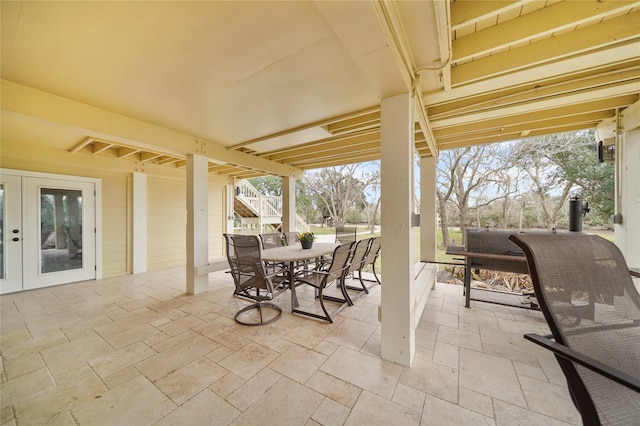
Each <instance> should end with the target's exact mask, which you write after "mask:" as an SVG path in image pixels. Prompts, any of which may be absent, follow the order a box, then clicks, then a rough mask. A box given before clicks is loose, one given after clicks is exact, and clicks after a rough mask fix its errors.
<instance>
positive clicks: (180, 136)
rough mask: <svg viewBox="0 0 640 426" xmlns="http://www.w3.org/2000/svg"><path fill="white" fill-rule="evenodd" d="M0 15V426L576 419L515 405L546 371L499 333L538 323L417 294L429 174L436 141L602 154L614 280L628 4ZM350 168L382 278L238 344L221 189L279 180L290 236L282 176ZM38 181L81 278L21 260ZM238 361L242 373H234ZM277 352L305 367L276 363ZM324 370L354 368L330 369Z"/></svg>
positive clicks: (21, 7)
mask: <svg viewBox="0 0 640 426" xmlns="http://www.w3.org/2000/svg"><path fill="white" fill-rule="evenodd" d="M0 8H1V10H0V12H1V13H0V15H1V19H2V25H1V31H2V34H1V39H2V70H1V77H2V81H1V93H2V97H1V106H2V111H1V113H2V115H1V120H2V122H1V125H2V134H1V137H2V141H1V142H2V147H1V148H2V151H1V155H2V158H1V165H2V169H0V185H1V188H2V197H3V200H2V201H3V209H4V212H5V213H3V214H4V217H3V223H2V226H3V229H2V255H3V261H2V263H3V265H2V266H3V268H4V269H3V270H2V276H1V277H0V290H1V293H2V298H1V299H2V319H3V321H2V337H3V340H2V359H3V365H4V369H3V376H2V394H3V398H2V404H3V411H2V423H3V424H5V423H11V422H14V421H16V419H17V422H18V423H20V418H29V416H33V417H34V418H46V419H51V418H52V417H55V416H58V415H60V416H61V417H59V418H58V419H59V420H60V423H65V422H71V423H73V422H74V421H78V422H79V423H81V424H82V423H91V422H92V420H93V419H92V418H91V416H92V415H94V414H98V413H101V412H102V411H101V410H108V407H110V406H111V405H113V406H114V407H115V406H119V407H122V410H119V411H118V413H120V414H122V415H124V416H128V415H131V417H129V418H128V420H129V421H131V422H133V421H135V420H136V419H138V417H136V416H140V419H142V420H141V423H144V422H146V421H150V419H152V420H153V421H166V422H168V423H171V422H172V421H173V420H172V415H176V416H179V417H180V418H181V419H184V418H187V417H186V416H187V415H199V414H203V412H206V413H209V412H207V411H206V410H211V409H214V411H216V412H218V411H219V412H221V413H226V415H228V416H229V418H228V419H227V420H228V422H233V421H236V422H238V423H252V422H253V421H254V419H255V418H254V417H251V416H253V415H254V414H255V413H257V412H260V414H264V413H269V414H271V416H272V418H276V419H279V418H278V417H277V416H280V415H287V413H288V410H279V409H278V408H279V404H278V403H282V401H283V400H284V399H282V398H279V399H276V400H274V399H272V398H273V397H272V395H273V394H274V393H276V394H278V395H279V396H282V394H283V393H286V392H291V393H294V394H296V395H298V394H299V395H307V394H308V395H310V397H309V399H310V400H311V403H308V404H307V403H306V402H305V404H303V405H301V407H302V406H304V407H305V408H304V410H303V412H302V413H297V412H296V413H295V415H296V416H298V415H299V416H300V419H301V422H300V423H303V424H306V423H308V424H313V423H314V422H317V423H321V424H330V423H336V424H340V423H342V422H344V421H347V422H354V423H359V422H363V421H364V420H366V418H365V417H363V416H367V415H371V413H374V412H377V411H373V410H377V409H380V408H383V411H384V413H394V418H397V417H396V416H395V414H398V416H407V418H408V419H410V420H408V421H417V422H423V423H430V422H431V420H430V418H431V416H446V415H453V414H452V413H458V414H460V415H461V416H471V417H474V418H475V417H476V416H480V417H478V418H479V419H483V420H486V421H488V422H489V423H491V422H496V423H513V420H514V419H520V418H521V416H524V417H523V419H524V420H523V421H525V422H526V421H531V422H533V423H547V421H549V422H552V421H568V422H575V421H577V417H575V416H574V415H575V412H574V411H571V410H572V409H571V404H570V403H569V402H568V401H566V395H565V396H563V397H562V398H560V399H558V401H563V402H561V403H559V402H557V401H554V402H553V403H552V404H551V405H550V406H549V407H548V406H547V405H548V404H547V401H545V400H539V399H538V398H540V397H545V396H554V398H555V395H556V394H562V392H564V390H563V389H564V388H563V386H562V384H561V383H560V380H561V378H560V374H558V371H557V370H554V368H555V366H554V364H553V362H551V361H552V359H551V358H550V357H549V355H545V354H539V353H537V352H536V351H535V349H534V348H531V347H530V346H531V345H527V346H524V345H525V344H526V343H525V342H524V340H523V339H522V338H521V334H522V332H523V331H524V330H522V328H527V327H529V326H531V327H533V329H534V331H538V327H541V326H542V325H543V324H542V322H541V318H539V317H537V316H535V315H530V313H528V312H527V313H522V312H520V311H514V310H510V309H506V310H505V309H500V308H497V307H493V306H492V307H491V308H487V309H483V308H481V307H477V309H471V310H469V311H465V310H464V309H461V308H460V305H459V303H460V298H459V295H458V294H455V295H453V294H452V295H450V294H449V293H448V291H453V292H457V291H459V290H458V289H457V288H448V287H442V286H440V285H436V286H435V289H434V290H432V288H433V286H434V284H435V276H436V274H435V270H436V269H435V266H434V265H433V264H430V263H429V262H432V261H434V260H435V251H436V250H435V248H436V237H435V230H436V221H437V219H436V211H435V199H436V197H435V176H436V164H437V158H438V153H439V152H440V151H441V150H445V149H449V148H455V147H462V146H469V145H474V144H484V143H493V142H500V141H509V140H513V139H517V138H524V137H527V136H542V135H550V134H554V133H558V132H565V131H573V130H581V129H596V134H597V138H598V139H599V140H602V141H603V143H605V144H606V145H607V146H609V147H610V152H611V153H613V156H614V158H615V162H616V190H615V199H616V221H615V225H614V226H615V240H616V244H617V245H618V246H619V247H620V248H621V250H622V251H623V252H624V254H625V256H626V258H627V262H628V263H629V265H630V266H638V265H640V239H638V238H637V235H640V209H638V202H639V201H640V198H639V197H638V194H639V193H640V167H638V164H639V160H640V71H639V70H640V53H639V52H640V26H638V25H637V23H638V19H639V16H640V2H637V1H604V2H603V1H584V2H574V1H557V2H556V1H553V2H551V1H536V0H534V1H530V0H520V1H507V2H502V1H498V2H485V1H454V0H451V1H406V2H405V1H400V2H390V1H335V2H326V1H317V2H315V1H297V2H250V1H246V2H245V1H237V2H218V1H199V2H179V1H176V2H171V1H159V2H154V1H150V2H133V1H132V2H126V1H123V2H108V1H107V2H65V1H49V2H31V1H3V2H1V3H0ZM608 152H609V151H608ZM416 158H417V159H418V161H419V164H420V172H419V173H420V178H419V179H416V176H415V173H416V172H415V171H414V170H416V168H415V163H416ZM369 160H380V163H381V177H382V210H381V213H382V214H381V222H382V223H381V225H382V229H383V233H382V247H383V249H382V252H383V254H382V270H383V274H384V276H385V277H388V278H387V281H386V282H387V284H384V285H383V286H382V287H380V288H378V289H377V290H376V292H375V293H374V294H373V295H372V296H370V297H368V298H366V299H365V298H364V297H363V298H361V299H360V300H359V302H358V304H357V306H356V307H355V308H352V309H349V310H348V311H349V313H347V311H345V312H344V313H342V314H341V315H340V316H339V317H338V318H339V319H341V321H339V322H338V323H337V324H335V325H326V324H316V323H314V322H308V321H306V320H302V319H299V318H294V317H291V316H290V315H286V316H284V317H283V318H282V319H281V320H279V321H278V322H277V323H276V324H274V325H273V327H272V328H271V329H270V328H262V331H261V333H264V335H262V334H252V333H257V332H256V331H255V330H247V329H242V328H238V327H236V326H235V325H234V324H233V323H232V321H230V320H229V318H230V315H231V312H233V311H234V310H235V308H237V306H238V304H239V303H241V302H239V301H238V300H235V299H233V298H232V297H231V288H230V282H229V277H228V276H225V275H223V274H221V273H220V272H218V271H217V270H218V269H219V268H220V267H223V268H224V256H225V246H224V243H223V237H222V235H223V233H226V232H231V231H232V230H233V200H234V192H235V187H236V183H237V182H238V180H239V179H244V178H248V177H253V176H264V175H273V176H279V177H281V179H282V190H283V203H284V208H283V214H282V216H283V217H282V222H283V230H284V231H293V230H294V228H295V219H294V218H295V205H296V204H295V183H296V180H297V179H300V178H301V176H302V175H303V173H304V171H306V170H312V169H316V168H320V167H326V166H333V165H340V164H351V163H354V162H362V161H369ZM418 180H419V181H420V188H414V185H415V182H416V181H418ZM49 189H55V190H63V191H66V190H74V191H80V192H81V193H82V211H83V213H82V220H81V221H79V223H81V224H82V226H83V228H82V229H83V232H82V239H81V241H80V240H79V241H78V244H79V246H81V247H82V270H73V271H72V272H69V273H68V274H67V272H66V271H65V272H64V273H63V272H61V271H58V272H56V275H55V276H53V275H50V274H46V273H44V272H43V271H42V268H41V265H40V264H39V263H38V262H39V261H40V259H41V249H42V246H41V243H40V240H41V237H42V235H41V232H42V231H41V229H42V221H41V220H40V216H41V215H42V212H41V210H40V207H41V205H40V204H38V203H39V202H40V201H39V200H40V197H41V195H42V194H43V191H45V192H46V190H49ZM416 193H419V194H420V200H421V203H420V206H421V207H420V212H419V214H420V228H421V229H420V231H421V232H420V239H421V240H420V244H419V247H420V253H419V258H420V260H421V262H422V263H421V265H420V270H421V271H422V273H421V274H417V275H416V274H415V273H414V271H415V265H414V259H415V255H414V251H415V248H414V247H415V246H416V245H415V244H414V241H413V229H412V226H413V225H414V224H415V221H414V218H415V214H416V213H418V212H415V211H414V206H415V203H414V197H415V195H416ZM74 238H75V237H74ZM385 253H386V254H387V255H385ZM389 253H392V255H389ZM221 261H222V262H221ZM424 264H427V266H426V267H422V266H424ZM389 277H392V278H389ZM383 281H384V278H383ZM69 283H70V284H69ZM74 283H75V284H74ZM59 284H64V285H63V286H61V287H55V286H56V285H59ZM28 290H30V291H28ZM349 315H352V316H355V318H354V317H350V316H349ZM5 318H6V320H5ZM265 330H267V331H265ZM268 330H272V331H270V332H269V331H268ZM309 342H314V343H313V345H311V346H309V345H310V343H309ZM256 351H257V353H258V354H261V355H264V356H265V360H268V363H265V364H264V365H262V366H260V368H259V369H258V370H253V369H252V368H255V365H254V366H252V367H248V366H247V361H248V360H249V359H252V356H253V355H254V354H255V353H256ZM300 354H303V355H304V354H307V355H309V357H308V358H309V362H310V363H311V365H308V366H306V367H305V368H304V369H301V370H298V369H296V368H284V367H283V364H286V365H287V367H290V366H293V362H292V359H298V358H300ZM346 354H349V355H353V357H354V358H353V359H355V360H359V361H360V363H361V364H364V365H370V366H371V365H372V374H371V375H362V376H358V377H350V376H349V371H351V369H352V368H353V365H352V364H349V363H350V362H353V361H352V359H351V357H350V356H346ZM523 354H524V355H523ZM345 358H349V360H346V359H345ZM478 360H482V362H483V363H484V364H485V365H491V366H492V368H491V371H482V370H481V369H477V368H475V367H476V366H477V363H478ZM503 360H505V361H504V362H503ZM193 363H195V364H193ZM494 364H495V368H493V366H494ZM498 365H499V366H500V367H499V368H498ZM505 365H506V367H504V366H505ZM182 368H185V369H184V370H183V369H182ZM245 368H248V370H247V369H245ZM203 371H205V373H204V374H201V373H203ZM309 372H313V373H312V375H311V376H308V377H307V374H309ZM480 372H482V373H483V374H484V373H486V374H491V376H484V375H483V376H477V377H476V376H475V374H480ZM78 375H80V376H78ZM185 377H191V379H190V380H191V381H193V382H194V383H199V384H198V385H197V386H195V385H194V386H195V387H189V386H187V389H185V387H184V386H183V385H184V382H185V381H184V378H185ZM314 377H315V378H314ZM369 377H371V381H369V379H368V378H369ZM485 377H490V379H486V378H485ZM195 379H198V380H195ZM201 379H202V380H203V381H202V382H200V380H201ZM85 380H86V381H85ZM337 380H338V381H337ZM187 381H189V380H187ZM77 383H82V384H83V386H82V392H81V393H79V394H78V395H76V394H75V393H76V391H75V390H74V389H75V387H76V384H77ZM497 383H498V384H500V385H501V386H502V388H505V389H507V390H508V392H503V393H504V394H506V395H509V396H504V395H502V394H501V395H497V393H498V392H497V391H496V388H494V387H492V386H493V384H497ZM245 385H246V386H245ZM538 386H541V387H543V388H544V390H543V391H540V389H538ZM196 388H197V389H196ZM549 389H552V390H549ZM298 390H300V391H301V392H300V393H298ZM85 391H86V392H85ZM121 391H122V392H123V393H120V392H121ZM252 392H254V393H252ZM5 395H12V396H11V398H9V399H6V398H5ZM355 395H357V396H355ZM196 396H197V398H196ZM147 397H148V398H149V399H150V401H146V402H144V401H140V402H141V403H140V404H135V407H131V406H127V405H126V404H127V403H129V402H132V401H138V398H147ZM79 400H82V401H83V404H86V405H83V404H80V403H78V404H76V402H77V401H79ZM143 402H144V403H143ZM565 402H566V404H565ZM158 403H160V404H158ZM165 403H166V404H165ZM30 404H31V405H30ZM94 404H95V405H94ZM192 404H199V405H198V406H199V407H202V410H203V412H201V411H200V410H191V409H190V407H192ZM554 404H556V405H554ZM558 404H562V409H558V410H557V411H556V408H558V407H560V405H558ZM565 405H566V407H569V408H566V407H565ZM156 407H160V408H156ZM212 407H213V408H212ZM386 407H390V408H389V410H386ZM438 407H443V409H442V410H439V408H438ZM554 407H556V408H554ZM334 408H335V409H334ZM565 408H566V409H565ZM43 410H44V411H43ZM47 410H49V411H47ZM146 410H149V411H146ZM434 410H435V411H434ZM45 411H46V412H45ZM240 412H241V413H242V414H240ZM176 413H177V414H176ZM340 413H341V414H340ZM384 413H381V414H380V415H381V416H382V415H383V414H384ZM400 413H402V414H400ZM560 413H572V414H571V415H569V417H564V416H565V415H563V414H560ZM330 414H332V415H337V416H338V417H337V418H335V419H334V418H330V417H327V416H329V415H330ZM541 415H542V416H545V415H546V416H549V418H546V417H545V418H539V417H538V416H541ZM182 416H185V417H182ZM314 416H317V417H314ZM104 418H105V419H106V418H112V417H107V416H105V417H104ZM113 418H114V419H115V417H113ZM296 418H297V417H296ZM463 419H466V418H465V417H463ZM505 419H510V420H511V421H507V420H505ZM538 419H541V421H540V422H538V421H537V420H538ZM550 419H551V420H550ZM447 420H448V421H451V422H455V421H456V420H455V419H451V418H446V417H444V418H443V419H442V422H445V421H447ZM105 421H107V420H105ZM463 422H464V423H468V422H466V421H463ZM222 423H224V422H222Z"/></svg>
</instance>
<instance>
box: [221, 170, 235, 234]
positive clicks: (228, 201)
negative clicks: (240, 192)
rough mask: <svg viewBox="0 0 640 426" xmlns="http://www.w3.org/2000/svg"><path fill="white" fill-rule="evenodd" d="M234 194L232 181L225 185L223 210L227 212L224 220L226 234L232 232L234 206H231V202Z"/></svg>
mask: <svg viewBox="0 0 640 426" xmlns="http://www.w3.org/2000/svg"><path fill="white" fill-rule="evenodd" d="M235 196H236V188H235V186H234V185H233V182H231V183H229V184H228V185H227V186H226V187H225V202H226V204H225V206H226V207H225V211H226V213H227V220H226V222H225V223H226V225H225V231H224V232H226V233H228V234H233V232H234V216H233V213H234V208H233V204H234V200H235Z"/></svg>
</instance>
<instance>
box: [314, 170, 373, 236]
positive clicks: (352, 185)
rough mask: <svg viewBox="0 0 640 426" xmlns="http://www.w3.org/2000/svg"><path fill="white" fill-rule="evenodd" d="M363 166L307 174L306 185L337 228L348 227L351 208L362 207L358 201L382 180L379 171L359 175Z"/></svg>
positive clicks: (319, 206)
mask: <svg viewBox="0 0 640 426" xmlns="http://www.w3.org/2000/svg"><path fill="white" fill-rule="evenodd" d="M363 164H364V163H358V164H349V165H344V166H337V167H328V168H324V169H320V170H318V171H316V172H310V173H305V175H304V184H305V186H306V187H307V188H308V189H309V190H310V191H312V192H313V193H314V194H315V196H316V197H317V199H318V201H319V205H318V208H319V209H321V210H324V212H323V216H325V215H327V216H328V217H331V219H332V220H333V221H334V223H335V225H336V226H344V225H345V224H346V215H347V212H348V211H349V209H352V208H357V207H359V206H361V205H362V204H361V203H360V205H359V203H358V202H359V201H360V200H362V199H363V193H365V192H366V190H367V188H368V187H369V186H370V185H373V184H375V183H376V182H377V181H378V176H379V172H378V173H376V172H362V171H360V172H359V168H360V167H362V166H363ZM358 172H359V173H358ZM356 176H359V177H356ZM327 216H325V217H327Z"/></svg>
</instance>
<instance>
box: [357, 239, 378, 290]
mask: <svg viewBox="0 0 640 426" xmlns="http://www.w3.org/2000/svg"><path fill="white" fill-rule="evenodd" d="M381 247H382V238H380V237H373V238H372V239H371V243H370V245H369V250H368V251H367V256H366V257H365V259H364V262H363V264H362V267H361V268H360V269H359V270H358V279H359V280H360V283H361V284H362V286H363V287H365V288H366V289H367V292H368V291H369V289H370V288H371V287H373V285H370V286H365V284H364V281H368V282H376V283H378V285H381V282H380V278H379V277H378V274H377V273H376V261H377V260H378V257H379V256H380V249H381ZM369 265H371V270H372V271H373V276H374V277H375V279H376V280H375V281H372V280H367V279H365V278H363V277H362V270H363V269H364V268H366V267H367V266H369Z"/></svg>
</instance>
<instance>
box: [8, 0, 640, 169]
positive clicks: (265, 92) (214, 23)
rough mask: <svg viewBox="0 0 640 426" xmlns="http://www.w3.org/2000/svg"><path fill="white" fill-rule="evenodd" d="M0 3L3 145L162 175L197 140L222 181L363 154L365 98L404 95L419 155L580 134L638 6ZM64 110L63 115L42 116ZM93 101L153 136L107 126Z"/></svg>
mask: <svg viewBox="0 0 640 426" xmlns="http://www.w3.org/2000/svg"><path fill="white" fill-rule="evenodd" d="M1 14H2V18H1V19H2V22H1V24H2V30H1V31H2V33H1V36H2V74H1V75H2V79H3V88H4V89H5V90H4V91H3V96H2V133H3V139H4V137H11V138H17V139H19V140H23V141H28V142H31V143H35V144H42V145H49V146H55V147H57V148H63V149H65V150H69V151H72V152H74V153H77V154H75V155H83V153H92V154H94V155H109V156H117V157H122V158H127V157H129V158H131V156H135V157H136V158H137V159H139V160H140V161H147V162H149V163H152V164H164V165H166V166H168V167H176V168H179V167H184V159H185V156H186V154H187V153H188V152H193V151H194V150H193V146H194V144H200V145H202V144H206V145H207V146H208V147H209V149H208V151H207V155H210V157H211V158H212V160H211V167H210V171H211V172H212V173H217V174H221V175H229V176H231V177H247V176H254V175H259V174H263V173H265V172H273V171H274V170H275V169H277V167H271V166H270V164H273V163H279V164H280V166H282V165H286V166H290V167H291V169H292V170H305V169H312V168H318V167H323V166H330V165H337V164H344V163H352V162H359V161H366V160H373V159H377V158H379V156H380V140H379V138H380V108H379V105H380V99H382V98H385V97H389V96H393V95H396V94H399V93H403V92H407V91H412V90H414V91H415V93H416V95H417V107H418V111H419V113H418V114H417V117H416V118H417V121H416V136H415V140H416V143H415V145H416V150H417V152H418V153H419V155H421V156H432V155H437V152H438V151H439V150H441V149H448V148H452V147H459V146H465V145H470V144H482V143H491V142H497V141H506V140H511V139H517V138H520V137H524V136H537V135H545V134H551V133H557V132H563V131H569V130H577V129H586V128H593V127H595V126H596V124H598V123H599V122H601V121H602V120H606V119H611V118H612V117H615V116H616V114H617V112H618V111H620V110H622V109H624V108H626V107H627V106H629V105H631V104H633V103H634V102H636V101H638V99H639V95H640V2H631V1H595V0H593V1H588V0H584V1H553V0H549V1H537V0H534V1H526V0H522V1H449V2H446V1H422V2H414V1H407V2H380V1H357V2H356V1H342V2H325V1H317V2H312V1H311V2H304V1H296V2H248V1H233V2H222V1H209V2H207V1H198V2H187V1H176V2H167V1H160V2H153V1H150V2H146V1H145V2H133V1H131V2H58V1H47V2H31V1H24V2H22V1H3V2H2V3H1ZM9 89H10V90H9ZM32 89H35V90H36V91H42V92H46V93H47V94H51V95H54V97H51V96H49V95H47V96H48V97H44V98H45V99H48V101H47V102H36V101H35V100H36V99H41V98H43V97H42V96H40V95H33V96H32V95H31V94H32V92H33V91H32ZM37 93H38V94H39V93H40V92H37ZM27 94H30V95H29V96H27ZM58 97H59V98H58ZM27 98H28V99H27ZM36 103H38V105H34V104H36ZM70 105H73V106H74V108H76V107H77V108H79V109H78V111H80V113H78V114H76V115H75V117H74V119H73V120H71V119H69V115H68V114H62V113H59V111H56V109H57V108H58V109H60V110H65V108H66V110H68V109H69V108H70ZM89 111H91V113H89ZM95 111H102V112H104V114H103V115H104V116H107V115H108V114H115V115H113V116H114V117H116V116H117V117H120V118H122V120H125V119H126V120H133V121H134V122H135V123H146V124H149V125H152V126H154V127H153V129H156V130H157V129H162V130H163V132H160V131H157V132H156V133H154V134H153V135H150V134H149V133H148V132H147V133H146V134H144V135H143V136H140V134H141V133H145V132H142V131H137V132H134V131H132V132H130V133H129V134H123V133H122V132H116V131H115V130H114V131H112V132H110V128H115V127H116V126H115V125H113V124H111V126H109V125H106V124H104V123H102V124H101V125H100V126H97V125H95V124H94V123H93V121H95V120H94V119H95V116H94V115H92V114H93V113H94V112H95ZM58 116H63V117H64V119H58V118H57V117H58ZM139 130H140V129H139ZM175 140H179V141H180V142H179V143H178V142H172V141H175ZM184 141H191V143H189V142H184ZM212 153H213V154H212ZM85 155H86V154H85ZM267 160H268V161H267Z"/></svg>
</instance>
